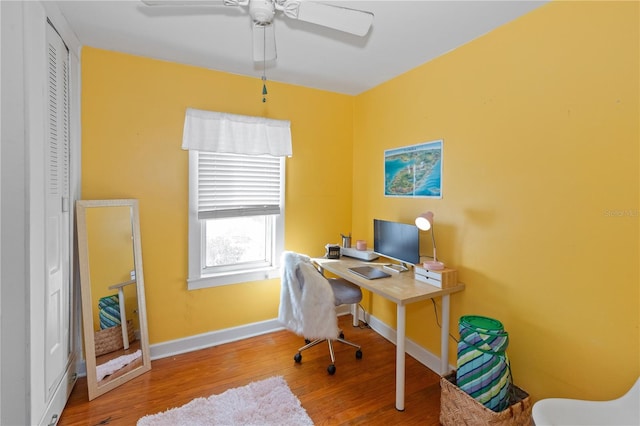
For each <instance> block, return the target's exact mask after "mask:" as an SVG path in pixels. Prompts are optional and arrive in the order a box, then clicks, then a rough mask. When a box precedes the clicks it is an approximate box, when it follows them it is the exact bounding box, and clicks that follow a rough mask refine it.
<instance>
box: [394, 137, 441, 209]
mask: <svg viewBox="0 0 640 426" xmlns="http://www.w3.org/2000/svg"><path fill="white" fill-rule="evenodd" d="M384 195H385V196H386V197H412V198H442V140H437V141H431V142H425V143H421V144H417V145H411V146H405V147H402V148H394V149H388V150H385V152H384Z"/></svg>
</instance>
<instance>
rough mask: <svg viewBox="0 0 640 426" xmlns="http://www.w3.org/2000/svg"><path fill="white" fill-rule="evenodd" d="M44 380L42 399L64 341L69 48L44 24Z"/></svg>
mask: <svg viewBox="0 0 640 426" xmlns="http://www.w3.org/2000/svg"><path fill="white" fill-rule="evenodd" d="M47 67H48V75H47V84H46V87H47V92H46V105H47V107H46V112H47V114H46V116H45V122H46V147H47V148H46V149H47V150H48V152H47V153H46V154H47V155H46V167H47V170H46V186H45V191H46V202H45V210H46V223H45V245H46V250H45V256H46V277H45V280H46V282H45V286H46V291H45V310H46V312H45V317H44V318H45V321H46V326H45V333H46V334H45V351H46V353H45V379H46V398H47V399H48V398H50V397H51V395H52V394H53V393H54V391H55V390H56V389H55V388H56V387H57V385H58V383H59V381H60V378H61V377H62V375H63V374H64V371H65V367H66V364H67V361H68V359H69V355H70V351H71V344H70V334H69V327H70V307H69V303H70V302H69V299H70V289H71V284H70V274H69V269H70V267H69V263H70V261H69V259H70V239H71V232H70V223H69V221H70V212H69V208H70V207H69V195H70V189H69V187H70V181H69V179H70V175H69V52H68V50H67V47H66V46H65V44H64V42H63V41H62V39H61V38H60V36H59V35H58V33H57V32H56V31H55V29H53V27H52V26H51V25H50V24H49V25H47Z"/></svg>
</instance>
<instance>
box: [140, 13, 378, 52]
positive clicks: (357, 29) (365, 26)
mask: <svg viewBox="0 0 640 426" xmlns="http://www.w3.org/2000/svg"><path fill="white" fill-rule="evenodd" d="M141 1H142V2H143V3H144V4H145V5H148V6H221V5H222V6H230V7H242V8H247V9H248V11H249V16H251V20H252V22H253V25H252V28H253V60H254V61H256V62H263V61H271V60H274V59H276V57H277V54H276V38H275V31H274V24H275V22H274V20H273V19H274V17H275V16H276V14H277V13H282V14H284V15H285V16H286V17H288V18H290V19H296V20H298V21H304V22H310V23H312V24H316V25H321V26H323V27H327V28H331V29H334V30H339V31H343V32H346V33H349V34H354V35H357V36H360V37H363V36H365V35H366V34H367V33H368V32H369V28H371V24H372V23H373V13H371V12H366V11H362V10H356V9H349V8H346V7H341V6H334V5H330V4H325V3H317V2H315V1H310V0H182V1H180V0H141Z"/></svg>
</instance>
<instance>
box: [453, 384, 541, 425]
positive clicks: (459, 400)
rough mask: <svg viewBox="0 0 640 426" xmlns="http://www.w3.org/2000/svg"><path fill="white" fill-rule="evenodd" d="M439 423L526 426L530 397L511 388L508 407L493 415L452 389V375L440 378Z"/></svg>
mask: <svg viewBox="0 0 640 426" xmlns="http://www.w3.org/2000/svg"><path fill="white" fill-rule="evenodd" d="M440 388H441V394H440V423H441V424H442V425H444V426H449V425H450V426H460V425H467V426H472V425H473V426H476V425H478V426H479V425H491V426H494V425H497V426H507V425H508V426H512V425H513V426H530V425H531V424H532V421H531V407H532V404H531V398H530V397H529V394H528V393H526V392H525V391H523V390H522V389H520V388H519V387H517V386H515V385H512V390H513V391H514V392H513V394H514V395H513V396H512V399H511V400H510V401H509V402H510V405H509V407H508V408H506V409H505V410H503V411H500V412H498V413H496V412H495V411H493V410H490V409H489V408H487V407H485V406H484V405H482V404H481V403H480V402H478V401H476V400H475V399H473V398H472V397H471V396H469V394H467V393H466V392H465V391H463V390H462V389H460V388H459V387H458V386H456V373H455V372H454V373H452V374H449V375H448V376H445V377H442V378H441V379H440Z"/></svg>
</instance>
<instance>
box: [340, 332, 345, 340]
mask: <svg viewBox="0 0 640 426" xmlns="http://www.w3.org/2000/svg"><path fill="white" fill-rule="evenodd" d="M340 338H341V339H344V333H343V332H342V331H341V332H340Z"/></svg>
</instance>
